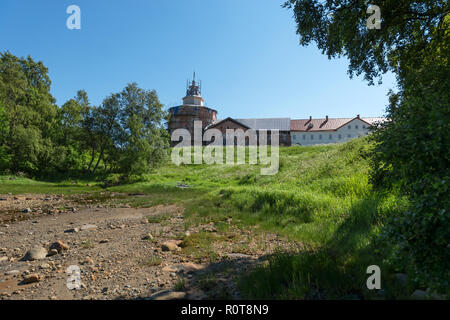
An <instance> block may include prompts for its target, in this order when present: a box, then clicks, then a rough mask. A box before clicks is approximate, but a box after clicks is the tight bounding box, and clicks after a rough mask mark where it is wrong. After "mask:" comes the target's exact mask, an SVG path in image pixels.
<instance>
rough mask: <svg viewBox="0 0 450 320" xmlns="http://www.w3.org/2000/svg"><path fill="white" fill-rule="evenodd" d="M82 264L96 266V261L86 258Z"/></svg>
mask: <svg viewBox="0 0 450 320" xmlns="http://www.w3.org/2000/svg"><path fill="white" fill-rule="evenodd" d="M81 264H90V265H93V264H94V260H92V259H91V258H89V257H87V258H85V259H84V260H83V261H82V262H81Z"/></svg>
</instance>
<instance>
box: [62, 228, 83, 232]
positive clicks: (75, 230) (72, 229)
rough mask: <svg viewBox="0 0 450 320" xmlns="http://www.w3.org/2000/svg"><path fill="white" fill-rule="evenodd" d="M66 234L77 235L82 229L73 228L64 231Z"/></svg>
mask: <svg viewBox="0 0 450 320" xmlns="http://www.w3.org/2000/svg"><path fill="white" fill-rule="evenodd" d="M64 232H65V233H77V232H80V228H71V229H67V230H66V231H64Z"/></svg>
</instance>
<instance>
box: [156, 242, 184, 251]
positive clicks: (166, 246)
mask: <svg viewBox="0 0 450 320" xmlns="http://www.w3.org/2000/svg"><path fill="white" fill-rule="evenodd" d="M161 249H162V251H180V250H181V248H180V247H179V246H178V245H177V244H176V242H175V241H173V240H169V241H166V242H164V243H163V244H162V246H161Z"/></svg>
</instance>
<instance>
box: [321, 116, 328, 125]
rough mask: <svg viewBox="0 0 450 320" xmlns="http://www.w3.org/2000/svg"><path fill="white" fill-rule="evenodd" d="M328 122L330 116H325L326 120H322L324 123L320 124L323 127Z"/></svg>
mask: <svg viewBox="0 0 450 320" xmlns="http://www.w3.org/2000/svg"><path fill="white" fill-rule="evenodd" d="M327 122H328V116H325V121H324V122H322V124H321V125H320V127H321V128H322V127H323V126H324V125H325V123H327Z"/></svg>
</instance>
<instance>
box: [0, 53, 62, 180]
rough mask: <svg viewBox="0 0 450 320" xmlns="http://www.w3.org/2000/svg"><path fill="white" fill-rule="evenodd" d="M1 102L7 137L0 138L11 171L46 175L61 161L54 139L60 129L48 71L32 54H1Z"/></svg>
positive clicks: (60, 154)
mask: <svg viewBox="0 0 450 320" xmlns="http://www.w3.org/2000/svg"><path fill="white" fill-rule="evenodd" d="M0 79H1V80H0V85H1V88H0V101H1V104H2V105H3V108H4V110H5V116H6V119H4V120H3V122H4V123H6V126H7V127H8V128H7V132H8V133H7V136H4V137H3V138H2V141H1V145H2V147H3V148H5V149H6V150H7V153H8V154H9V155H10V168H11V170H12V171H14V172H17V171H25V172H28V173H31V174H37V173H40V174H46V173H49V172H50V171H52V170H54V169H55V168H57V167H58V166H59V165H60V163H61V161H62V160H63V159H62V157H63V154H64V153H61V152H59V151H60V150H59V149H60V147H59V146H57V145H55V143H54V138H55V135H57V134H58V130H59V128H60V126H59V123H58V118H57V114H58V108H57V106H56V105H55V104H54V102H55V99H54V98H53V97H52V95H51V94H50V84H51V82H50V78H49V77H48V70H47V68H46V67H45V66H44V65H43V63H42V62H35V61H34V60H33V59H31V57H28V58H26V59H24V58H17V57H16V56H14V55H12V54H10V53H9V52H5V53H1V54H0Z"/></svg>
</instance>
